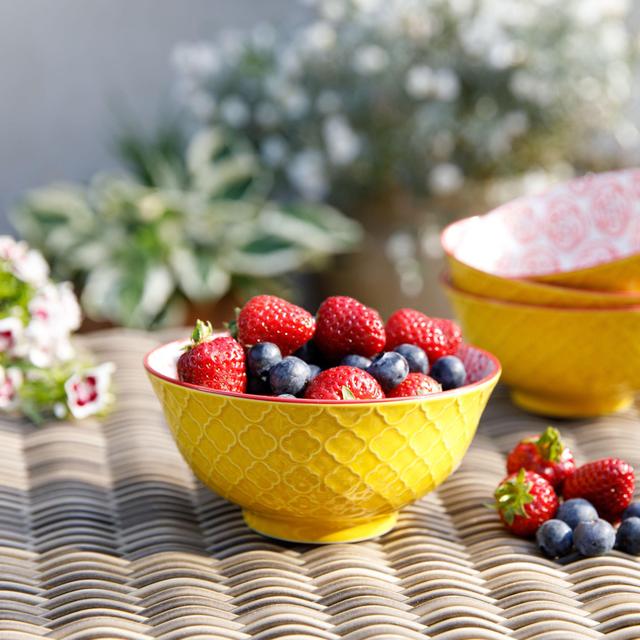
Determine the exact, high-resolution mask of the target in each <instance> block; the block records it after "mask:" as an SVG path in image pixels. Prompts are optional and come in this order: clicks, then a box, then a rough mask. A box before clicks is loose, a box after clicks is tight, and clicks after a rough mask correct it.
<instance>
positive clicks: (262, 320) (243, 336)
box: [236, 295, 316, 356]
mask: <svg viewBox="0 0 640 640" xmlns="http://www.w3.org/2000/svg"><path fill="white" fill-rule="evenodd" d="M315 327H316V321H315V318H314V317H313V316H312V315H311V314H310V313H309V312H308V311H306V310H305V309H303V308H302V307H298V306H297V305H295V304H292V303H291V302H287V301H286V300H283V299H282V298H278V297H277V296H269V295H261V296H255V297H253V298H251V300H249V301H248V302H247V303H246V304H245V305H244V307H242V309H241V310H240V312H239V313H238V318H237V320H236V329H237V338H238V342H240V344H241V345H242V346H243V347H246V348H249V347H252V346H253V345H255V344H258V343H259V342H272V343H273V344H275V345H276V346H277V347H278V348H279V349H280V351H281V352H282V355H283V356H288V355H290V354H292V353H293V352H294V351H295V350H296V349H299V348H300V347H302V345H304V344H305V343H306V342H308V341H309V340H311V338H312V337H313V334H314V331H315Z"/></svg>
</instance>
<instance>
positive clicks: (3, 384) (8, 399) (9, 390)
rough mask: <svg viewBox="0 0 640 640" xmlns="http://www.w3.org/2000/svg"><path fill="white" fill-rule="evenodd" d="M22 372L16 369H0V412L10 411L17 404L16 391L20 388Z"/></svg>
mask: <svg viewBox="0 0 640 640" xmlns="http://www.w3.org/2000/svg"><path fill="white" fill-rule="evenodd" d="M22 382H23V376H22V371H20V369H17V368H16V367H8V368H6V369H5V368H4V367H0V410H3V411H10V410H12V409H15V408H16V406H17V405H18V403H19V400H20V398H19V396H18V391H19V390H20V387H21V386H22Z"/></svg>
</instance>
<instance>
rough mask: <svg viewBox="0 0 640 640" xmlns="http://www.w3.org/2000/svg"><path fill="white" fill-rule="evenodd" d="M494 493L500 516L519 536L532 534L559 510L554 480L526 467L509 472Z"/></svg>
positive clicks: (510, 529)
mask: <svg viewBox="0 0 640 640" xmlns="http://www.w3.org/2000/svg"><path fill="white" fill-rule="evenodd" d="M494 497H495V500H496V501H495V507H496V509H497V511H498V515H499V516H500V519H501V520H502V522H503V523H504V525H505V526H506V527H507V529H509V531H511V532H512V533H515V534H516V535H517V536H523V537H529V536H533V535H534V534H535V533H536V531H537V530H538V527H539V526H540V525H541V524H542V523H543V522H546V521H547V520H550V519H551V518H553V517H554V516H555V515H556V511H557V510H558V496H557V495H556V492H555V491H554V490H553V487H552V486H551V484H550V483H549V482H548V481H547V480H545V478H543V477H542V476H541V475H539V474H537V473H535V472H533V471H526V470H525V469H520V470H519V471H518V473H512V474H511V475H509V476H507V477H506V478H505V479H504V480H503V481H502V482H501V483H500V484H499V485H498V488H497V489H496V491H495V494H494Z"/></svg>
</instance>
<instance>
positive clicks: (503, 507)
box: [494, 469, 533, 524]
mask: <svg viewBox="0 0 640 640" xmlns="http://www.w3.org/2000/svg"><path fill="white" fill-rule="evenodd" d="M531 486H532V485H531V482H528V481H527V480H526V471H525V469H520V471H519V472H518V474H517V476H516V477H515V478H511V479H510V480H506V481H504V482H503V483H502V484H500V485H499V486H498V488H497V489H496V491H495V494H494V497H495V500H496V502H495V504H496V509H497V510H498V511H500V512H501V513H502V515H503V517H504V519H505V521H506V522H507V524H511V523H512V522H513V520H514V519H515V517H516V516H521V517H523V518H526V517H527V511H526V509H525V506H526V505H527V504H530V503H531V502H533V496H532V495H531V493H530V490H531Z"/></svg>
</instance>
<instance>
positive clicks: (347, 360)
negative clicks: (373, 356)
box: [340, 353, 371, 371]
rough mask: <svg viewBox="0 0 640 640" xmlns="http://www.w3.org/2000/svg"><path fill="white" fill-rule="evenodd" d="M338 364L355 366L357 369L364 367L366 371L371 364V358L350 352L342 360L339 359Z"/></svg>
mask: <svg viewBox="0 0 640 640" xmlns="http://www.w3.org/2000/svg"><path fill="white" fill-rule="evenodd" d="M340 365H342V366H343V367H356V368H357V369H364V370H365V371H366V370H367V369H368V368H369V367H370V366H371V360H369V358H365V357H364V356H359V355H357V354H355V353H352V354H350V355H348V356H345V357H344V358H342V360H340Z"/></svg>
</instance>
